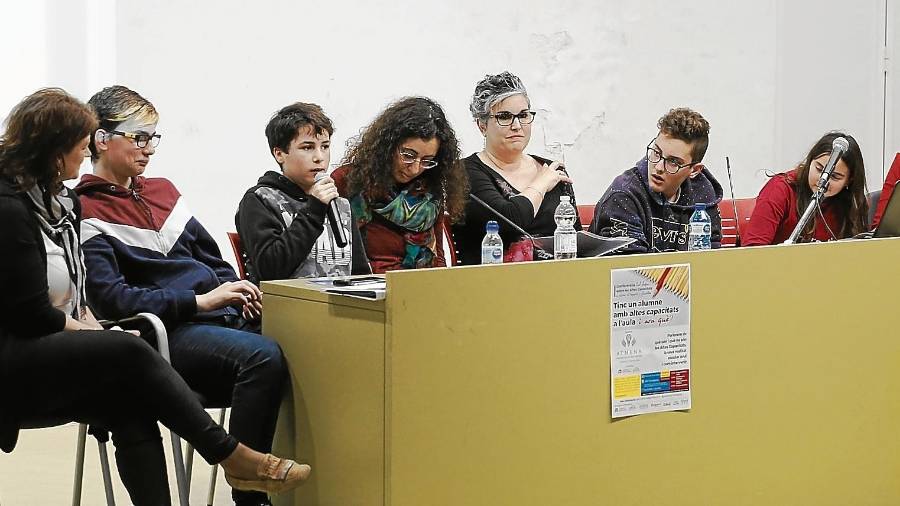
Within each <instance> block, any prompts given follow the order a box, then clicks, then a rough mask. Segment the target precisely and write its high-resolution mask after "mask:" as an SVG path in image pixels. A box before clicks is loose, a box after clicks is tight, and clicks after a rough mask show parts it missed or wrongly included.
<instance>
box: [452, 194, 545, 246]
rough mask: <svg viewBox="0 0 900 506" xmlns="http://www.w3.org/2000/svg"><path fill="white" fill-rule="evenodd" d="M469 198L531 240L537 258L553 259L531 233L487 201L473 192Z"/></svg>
mask: <svg viewBox="0 0 900 506" xmlns="http://www.w3.org/2000/svg"><path fill="white" fill-rule="evenodd" d="M469 198H471V199H472V200H474V201H475V202H478V203H479V204H480V205H481V207H483V208H485V209H487V210H488V211H489V212H490V213H491V214H493V215H494V216H496V217H498V218H500V219H501V220H502V221H503V222H504V223H506V224H507V225H509V226H511V227H512V228H514V229H516V231H517V232H519V233H520V234H522V237H524V238H526V239H528V240H529V241H531V247H532V248H534V253H535V255H537V258H538V259H539V260H552V259H553V253H550V252H549V251H547V250H545V249H543V248H541V247H540V246H538V245H537V243H536V242H534V236H533V235H531V234H529V233H528V232H526V231H525V229H523V228H522V227H520V226H518V225H516V224H515V223H514V222H513V221H512V220H511V219H509V218H507V217H506V216H503V214H502V213H501V212H500V211H498V210H496V209H494V208H493V207H491V206H489V205H488V203H487V202H485V201H483V200H481V199H480V198H478V197H476V196H475V195H474V194H472V193H470V194H469Z"/></svg>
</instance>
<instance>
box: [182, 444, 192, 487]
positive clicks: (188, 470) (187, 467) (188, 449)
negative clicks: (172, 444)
mask: <svg viewBox="0 0 900 506" xmlns="http://www.w3.org/2000/svg"><path fill="white" fill-rule="evenodd" d="M184 451H185V453H187V458H186V459H185V461H184V471H185V475H186V476H187V486H188V488H190V487H191V476H192V475H193V471H194V447H193V446H191V444H190V443H188V442H187V441H185V443H184Z"/></svg>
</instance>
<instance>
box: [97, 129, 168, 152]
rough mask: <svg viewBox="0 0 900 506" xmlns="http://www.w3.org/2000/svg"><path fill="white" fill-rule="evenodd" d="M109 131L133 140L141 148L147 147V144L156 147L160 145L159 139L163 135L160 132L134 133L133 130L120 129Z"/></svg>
mask: <svg viewBox="0 0 900 506" xmlns="http://www.w3.org/2000/svg"><path fill="white" fill-rule="evenodd" d="M109 133H111V134H115V135H121V136H122V137H125V138H128V139H131V140H133V141H134V145H135V146H137V147H138V148H139V149H144V148H146V147H147V144H149V145H150V146H152V147H154V148H155V147H156V146H159V139H160V138H161V137H162V136H161V135H159V134H133V133H131V132H120V131H119V130H112V131H110V132H109Z"/></svg>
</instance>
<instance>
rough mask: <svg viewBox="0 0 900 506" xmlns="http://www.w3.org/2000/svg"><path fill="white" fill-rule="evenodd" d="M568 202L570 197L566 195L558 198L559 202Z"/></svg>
mask: <svg viewBox="0 0 900 506" xmlns="http://www.w3.org/2000/svg"><path fill="white" fill-rule="evenodd" d="M569 200H570V197H569V196H568V195H561V196H560V197H559V201H560V202H569Z"/></svg>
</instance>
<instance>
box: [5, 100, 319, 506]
mask: <svg viewBox="0 0 900 506" xmlns="http://www.w3.org/2000/svg"><path fill="white" fill-rule="evenodd" d="M96 128H97V117H96V116H95V114H94V111H93V110H92V109H91V108H90V107H88V106H87V105H85V104H83V103H82V102H80V101H79V100H77V99H75V98H74V97H72V96H71V95H69V94H68V93H66V92H65V91H63V90H61V89H58V88H49V89H43V90H40V91H37V92H36V93H33V94H32V95H30V96H28V97H26V98H25V99H24V100H23V101H22V102H20V103H19V104H18V105H17V106H16V107H15V108H14V109H13V110H12V112H11V113H10V115H9V118H8V119H7V123H6V129H5V131H4V132H3V134H2V136H0V222H2V223H3V225H2V226H0V245H2V246H0V265H3V266H4V267H3V269H0V286H2V287H3V290H2V291H0V449H2V450H3V451H6V452H10V451H12V450H13V448H14V447H15V444H16V439H17V437H18V433H19V430H20V429H23V428H37V427H48V426H52V425H61V424H64V423H68V422H70V421H77V422H82V423H89V424H96V425H99V426H101V427H105V428H107V429H109V431H110V432H111V433H112V440H113V443H114V444H115V446H116V466H117V467H118V469H119V475H120V477H121V478H122V483H123V484H124V485H125V488H126V489H127V490H128V493H129V495H130V496H131V500H132V502H133V503H134V504H136V505H138V506H143V505H147V506H150V505H153V506H156V505H168V504H171V502H170V496H169V488H168V481H167V477H166V463H165V456H164V454H163V447H162V441H161V439H160V434H159V428H158V426H157V420H158V421H160V422H162V423H163V424H164V425H166V426H167V427H168V428H169V429H171V430H172V431H174V432H176V433H177V434H179V435H180V436H181V437H183V438H184V439H186V440H187V441H188V442H190V443H191V444H192V445H194V447H195V448H197V451H198V452H200V454H201V455H202V456H203V457H204V458H205V459H206V460H207V461H209V462H211V463H214V464H215V463H218V464H221V465H222V467H223V469H225V473H226V479H227V480H228V481H229V483H231V484H232V485H233V486H235V487H237V488H240V489H242V490H261V491H270V492H277V491H283V490H288V489H291V488H294V487H296V486H298V485H300V484H301V483H302V482H303V481H304V480H305V479H306V478H307V477H308V476H309V473H310V468H309V466H306V465H296V464H295V463H294V462H293V461H290V460H287V459H279V458H277V457H273V456H272V455H265V454H262V453H259V452H257V451H254V450H252V449H251V448H249V447H247V446H244V445H243V444H240V443H239V442H238V441H237V440H236V439H235V438H234V437H232V436H230V435H229V434H228V433H227V432H225V430H224V429H222V427H221V426H219V425H218V424H216V423H215V422H214V421H213V420H212V418H210V417H209V414H207V413H206V411H204V409H203V406H202V405H201V404H200V401H199V400H198V399H197V396H196V395H195V394H194V392H193V391H191V389H190V388H189V387H188V385H187V384H186V383H185V382H184V380H183V379H182V378H181V376H179V375H178V373H177V372H175V370H174V369H172V367H171V366H170V365H169V364H168V363H167V362H166V361H164V360H163V358H162V356H161V355H160V354H159V353H157V352H156V351H154V350H153V348H151V347H150V345H149V344H147V342H145V341H144V340H142V339H140V338H139V337H137V336H135V335H132V334H130V333H127V332H121V331H118V330H103V327H101V325H100V324H99V322H97V320H96V319H95V318H94V315H93V314H92V313H91V310H90V309H89V308H88V307H87V303H86V300H85V296H84V293H85V289H84V286H85V269H84V262H83V260H82V254H81V247H80V245H79V229H80V224H81V206H80V204H79V200H78V198H77V197H76V196H75V193H74V192H73V191H72V190H70V189H68V188H66V187H64V186H63V184H62V182H63V181H64V180H69V179H75V178H76V177H78V171H79V168H80V167H81V164H82V162H83V161H84V158H85V157H86V156H88V155H89V154H90V153H89V152H88V142H89V140H90V135H91V133H92V132H93V131H94V130H95V129H96Z"/></svg>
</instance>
